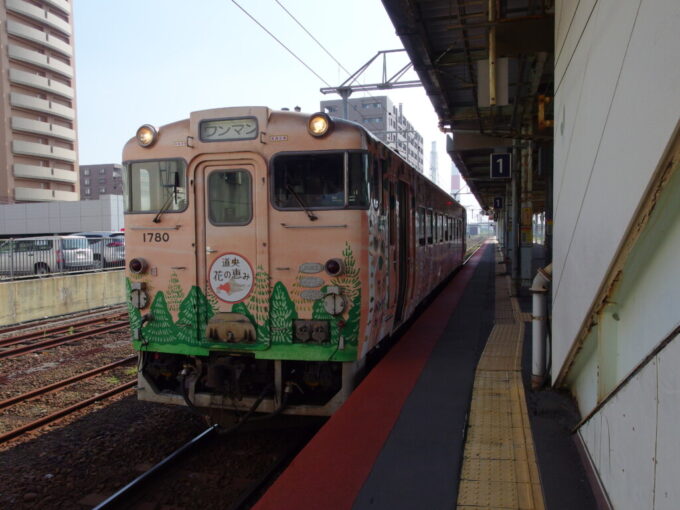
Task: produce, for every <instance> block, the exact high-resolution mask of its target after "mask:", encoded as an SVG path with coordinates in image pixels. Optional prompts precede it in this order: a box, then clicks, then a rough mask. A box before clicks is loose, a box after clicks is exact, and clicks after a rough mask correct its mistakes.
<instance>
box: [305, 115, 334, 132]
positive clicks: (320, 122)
mask: <svg viewBox="0 0 680 510" xmlns="http://www.w3.org/2000/svg"><path fill="white" fill-rule="evenodd" d="M332 127H333V123H332V122H331V118H330V117H329V116H328V115H326V114H325V113H321V112H319V113H315V114H314V115H312V116H311V117H310V118H309V121H308V122H307V130H308V131H309V134H310V135H312V136H316V137H319V136H324V135H325V134H328V133H329V132H330V130H331V128H332Z"/></svg>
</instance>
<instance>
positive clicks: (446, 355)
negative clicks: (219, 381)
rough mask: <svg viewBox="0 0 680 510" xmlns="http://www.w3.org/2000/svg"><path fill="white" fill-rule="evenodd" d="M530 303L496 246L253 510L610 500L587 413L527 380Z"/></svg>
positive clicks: (558, 505) (461, 276) (591, 504)
mask: <svg viewBox="0 0 680 510" xmlns="http://www.w3.org/2000/svg"><path fill="white" fill-rule="evenodd" d="M529 310H530V302H529V298H516V297H512V298H511V296H510V284H509V277H508V275H507V274H506V268H505V265H504V264H503V263H501V261H500V258H499V256H498V254H497V250H496V245H495V244H493V243H488V244H486V245H485V246H484V247H483V248H482V249H480V250H479V251H478V252H477V253H476V254H475V255H474V256H473V257H472V258H471V259H470V261H469V262H468V264H466V265H465V266H464V267H463V268H462V269H461V270H460V271H459V272H458V273H457V274H456V275H455V277H454V278H453V279H452V280H451V281H450V282H449V283H448V284H447V285H446V286H445V287H444V288H443V290H442V291H441V292H440V293H439V294H438V295H437V297H436V298H435V299H434V300H433V301H432V302H431V303H430V305H429V306H428V307H427V309H425V310H424V311H423V312H422V313H421V314H420V315H419V316H418V317H417V319H416V320H414V321H413V322H412V323H411V324H410V325H409V326H408V329H406V330H405V331H404V333H403V335H402V337H401V339H400V340H399V342H398V343H397V344H396V345H395V346H394V347H393V348H392V349H391V350H390V351H389V353H388V354H387V355H386V356H385V357H384V358H383V359H382V360H381V361H380V363H378V364H377V366H376V367H375V368H374V369H373V370H372V371H371V372H370V374H369V375H368V376H367V377H366V378H365V379H364V381H363V382H362V383H361V385H360V386H359V387H358V388H357V389H356V390H355V392H354V393H353V394H352V396H351V397H350V399H349V400H348V401H347V402H346V404H345V405H344V406H343V407H342V408H341V409H340V410H339V411H338V412H337V413H336V414H335V415H334V416H333V417H332V418H331V419H329V420H328V422H327V423H326V424H325V425H324V426H323V427H322V429H321V430H320V431H319V432H318V433H317V434H316V436H315V437H314V438H313V439H312V441H310V443H309V444H308V445H307V446H306V447H305V449H303V450H302V452H301V453H300V454H298V456H297V457H296V458H295V459H294V460H293V462H292V463H291V464H290V465H289V467H288V468H287V469H286V470H285V471H284V472H283V473H282V474H281V476H280V477H279V478H278V480H277V481H276V482H275V483H274V484H273V485H272V486H271V487H270V488H269V489H268V490H267V492H266V493H265V494H264V495H263V496H262V497H261V498H260V500H259V501H258V502H257V504H256V505H255V506H254V507H253V508H254V509H256V510H269V509H276V510H282V509H283V510H285V509H296V510H299V509H305V510H316V509H319V510H321V509H390V510H394V509H427V510H435V509H440V508H441V509H450V508H459V509H473V508H474V509H480V508H483V509H508V508H514V509H543V508H548V509H574V508H579V509H591V508H592V509H595V508H598V503H597V501H596V498H595V496H594V492H593V491H592V490H591V487H590V485H589V483H588V478H587V475H586V471H585V468H584V465H583V463H582V461H581V457H580V456H579V453H578V448H577V445H576V443H574V442H573V440H572V438H571V435H570V430H571V427H572V426H573V425H574V424H575V423H576V422H577V421H578V415H577V412H576V411H575V410H574V408H573V406H572V405H571V403H570V401H569V399H568V398H566V397H565V396H563V395H559V394H557V393H556V392H553V391H540V392H532V391H531V390H530V389H528V388H529V387H530V384H529V374H528V373H526V369H524V368H523V367H530V365H531V363H530V352H529V347H530V344H531V339H530V330H531V327H530V324H529V323H528V321H530V320H531V314H530V313H529Z"/></svg>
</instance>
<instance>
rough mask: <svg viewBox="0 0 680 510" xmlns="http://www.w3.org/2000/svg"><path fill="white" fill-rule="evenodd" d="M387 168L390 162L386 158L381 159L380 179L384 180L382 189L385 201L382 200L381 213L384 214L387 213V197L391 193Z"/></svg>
mask: <svg viewBox="0 0 680 510" xmlns="http://www.w3.org/2000/svg"><path fill="white" fill-rule="evenodd" d="M387 168H388V162H387V160H386V159H381V160H380V180H381V181H382V189H383V201H382V209H381V213H382V214H387V203H386V202H387V200H388V198H386V197H387V196H388V195H389V179H388V178H387Z"/></svg>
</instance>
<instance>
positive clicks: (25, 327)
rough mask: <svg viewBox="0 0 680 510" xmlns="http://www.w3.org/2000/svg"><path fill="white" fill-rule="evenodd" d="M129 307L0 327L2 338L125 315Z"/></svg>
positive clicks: (120, 306)
mask: <svg viewBox="0 0 680 510" xmlns="http://www.w3.org/2000/svg"><path fill="white" fill-rule="evenodd" d="M126 310H127V307H126V306H125V305H119V306H111V307H106V308H99V309H96V310H87V311H84V312H76V313H72V314H68V315H60V316H58V317H49V318H46V319H40V320H35V321H30V322H22V323H21V324H12V325H11V326H4V327H0V338H6V337H7V336H9V335H11V336H15V335H16V334H17V332H21V331H31V330H41V331H42V330H44V329H45V328H46V327H48V326H50V325H54V326H57V325H67V326H68V325H69V324H70V323H74V322H78V321H80V320H81V319H83V318H95V317H105V316H110V315H115V314H120V313H125V312H126Z"/></svg>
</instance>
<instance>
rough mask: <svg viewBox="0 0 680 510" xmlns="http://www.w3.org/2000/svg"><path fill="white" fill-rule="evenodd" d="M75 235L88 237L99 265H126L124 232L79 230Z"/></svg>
mask: <svg viewBox="0 0 680 510" xmlns="http://www.w3.org/2000/svg"><path fill="white" fill-rule="evenodd" d="M74 235H77V236H83V237H86V238H87V240H88V242H89V243H90V248H91V249H92V252H93V253H94V259H95V263H96V264H97V265H98V266H99V267H112V266H124V265H125V233H124V232H105V231H101V232H78V233H77V234H74Z"/></svg>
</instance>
